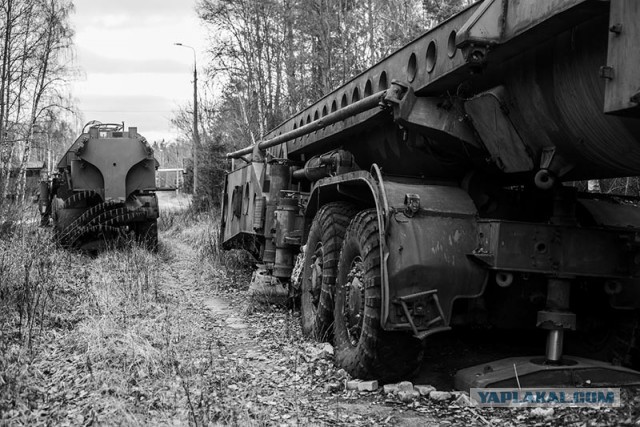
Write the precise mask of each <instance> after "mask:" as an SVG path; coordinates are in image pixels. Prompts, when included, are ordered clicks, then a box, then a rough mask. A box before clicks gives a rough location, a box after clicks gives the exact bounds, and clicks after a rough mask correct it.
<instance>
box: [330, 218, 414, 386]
mask: <svg viewBox="0 0 640 427" xmlns="http://www.w3.org/2000/svg"><path fill="white" fill-rule="evenodd" d="M335 286H336V294H335V309H334V316H335V324H334V335H335V352H336V361H337V363H338V365H339V366H340V367H342V368H343V369H345V370H346V371H347V372H349V374H351V376H353V377H354V378H361V379H377V380H379V381H381V382H388V381H394V380H397V379H400V378H406V377H409V376H411V375H413V374H414V373H415V372H416V371H417V369H418V368H419V366H420V363H421V361H422V356H423V346H422V343H421V342H420V341H419V340H417V339H415V338H413V337H412V336H411V335H410V334H409V333H407V332H388V331H384V330H383V329H382V327H381V325H380V313H381V309H382V305H381V304H382V302H381V286H382V278H381V275H380V236H379V226H378V217H377V213H376V210H375V209H368V210H365V211H362V212H360V213H359V214H357V215H356V217H355V218H354V219H353V221H351V224H349V227H348V228H347V232H346V235H345V239H344V244H343V246H342V251H341V252H340V260H339V262H338V277H337V279H336V285H335Z"/></svg>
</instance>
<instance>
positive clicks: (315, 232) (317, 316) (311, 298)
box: [300, 202, 358, 341]
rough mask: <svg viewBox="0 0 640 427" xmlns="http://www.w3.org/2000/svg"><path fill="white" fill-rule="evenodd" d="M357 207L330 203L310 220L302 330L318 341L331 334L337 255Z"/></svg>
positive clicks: (342, 203)
mask: <svg viewBox="0 0 640 427" xmlns="http://www.w3.org/2000/svg"><path fill="white" fill-rule="evenodd" d="M357 211H358V210H357V208H356V207H355V206H354V205H352V204H350V203H347V202H332V203H328V204H326V205H324V206H322V207H321V208H320V210H318V213H317V214H316V216H315V217H314V218H313V222H312V223H311V229H310V230H309V237H308V239H307V244H306V246H305V251H304V264H303V267H302V285H301V288H302V294H301V296H300V309H301V312H302V313H301V321H302V332H303V333H304V334H305V335H307V336H309V337H311V338H314V339H317V340H318V341H328V340H329V339H330V338H331V326H332V324H333V306H334V302H333V295H334V284H335V279H336V273H337V269H338V258H339V256H340V249H341V248H342V242H343V239H344V233H345V229H346V228H347V226H348V225H349V222H350V221H351V218H353V216H354V215H355V214H356V212H357Z"/></svg>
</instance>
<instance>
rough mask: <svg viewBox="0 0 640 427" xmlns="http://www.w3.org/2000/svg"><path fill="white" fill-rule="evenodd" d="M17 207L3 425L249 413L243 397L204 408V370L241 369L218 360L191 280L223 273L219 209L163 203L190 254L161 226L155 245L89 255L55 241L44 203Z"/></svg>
mask: <svg viewBox="0 0 640 427" xmlns="http://www.w3.org/2000/svg"><path fill="white" fill-rule="evenodd" d="M20 210H21V209H20V208H15V209H14V210H13V211H12V212H14V213H15V214H14V215H13V216H9V215H8V214H7V213H5V216H3V217H4V218H12V220H11V223H10V224H11V227H10V229H8V230H7V232H5V233H4V235H3V236H2V237H1V238H0V324H1V325H2V328H1V329H0V425H3V424H5V423H8V424H29V425H34V424H52V423H53V424H58V423H71V424H90V423H92V422H98V423H107V424H124V425H140V424H167V423H169V424H175V423H178V424H186V423H192V424H193V423H197V424H198V425H199V424H201V423H200V421H203V420H205V419H207V420H209V421H211V420H213V419H215V420H217V421H215V422H225V423H226V422H232V423H235V422H236V421H237V420H239V419H240V418H239V417H242V414H238V413H236V412H237V411H236V408H230V409H225V408H223V407H218V406H216V408H217V409H215V410H212V412H211V411H209V410H207V411H204V412H203V408H205V407H207V408H209V407H211V408H213V406H211V405H214V406H215V403H214V402H209V400H208V399H209V398H210V397H211V390H210V387H209V385H210V384H209V382H208V380H207V381H204V380H203V378H204V376H205V373H206V372H213V371H216V372H219V374H220V375H221V376H223V374H225V373H228V374H230V376H228V377H227V378H226V379H225V380H224V382H227V381H233V378H234V376H236V375H238V376H242V375H244V374H242V372H241V369H240V370H238V369H233V367H229V366H228V365H224V371H220V370H219V367H220V363H219V362H218V361H217V358H216V357H215V354H217V353H216V352H215V351H212V348H213V346H214V345H213V344H211V343H212V342H213V341H212V340H214V338H215V337H214V336H212V335H211V334H207V333H206V331H205V330H203V329H201V328H198V327H197V324H198V322H201V320H199V319H201V316H199V313H198V312H197V304H196V302H195V301H192V300H190V297H189V294H188V293H186V292H185V291H184V289H183V287H185V286H187V287H188V286H196V283H197V282H200V283H211V284H212V286H211V289H212V290H215V288H216V287H217V286H218V285H217V284H222V283H225V282H226V280H225V278H224V277H223V276H222V275H221V273H220V272H219V270H217V269H216V266H218V265H220V264H221V263H220V248H219V246H218V227H219V224H218V222H217V218H216V215H215V214H202V213H194V212H192V211H190V210H189V209H184V210H181V211H180V210H173V211H166V210H165V211H163V214H162V217H161V219H160V228H161V230H162V233H163V236H168V237H169V238H172V239H175V241H174V242H175V243H177V242H178V240H179V241H180V244H181V245H182V244H183V243H184V244H186V249H184V250H185V251H186V250H188V251H190V254H189V255H188V256H186V257H184V254H180V253H177V252H179V251H180V250H182V249H181V247H183V246H180V247H175V244H174V245H171V246H172V247H170V245H167V244H166V243H165V242H164V241H163V240H164V239H162V238H161V245H160V250H159V251H158V253H152V252H149V251H147V250H145V249H144V248H143V247H139V246H137V245H136V244H135V242H131V246H130V247H129V248H127V249H112V250H110V251H107V252H104V253H102V254H100V255H98V256H97V257H94V258H91V257H88V256H85V255H83V254H80V253H74V252H69V251H65V250H62V249H60V248H57V247H56V246H55V245H54V244H53V240H52V238H51V233H50V230H48V229H42V228H39V227H37V219H38V216H37V214H36V213H33V212H32V211H30V213H29V214H28V215H23V216H19V215H20ZM176 257H178V258H180V259H178V260H176ZM181 257H182V258H184V259H182V258H181ZM171 264H175V266H174V267H170V265H171ZM214 284H216V285H214ZM203 345H204V346H205V347H204V348H201V347H202V346H203ZM214 367H215V368H214ZM207 378H211V377H207ZM205 383H206V384H208V385H207V386H205ZM221 384H222V383H221ZM216 387H217V386H216ZM221 387H224V386H222V385H221ZM253 419H254V420H255V418H253Z"/></svg>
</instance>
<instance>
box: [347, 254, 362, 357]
mask: <svg viewBox="0 0 640 427" xmlns="http://www.w3.org/2000/svg"><path fill="white" fill-rule="evenodd" d="M344 296H345V298H344V309H343V315H344V319H345V325H346V329H347V335H348V337H349V342H350V343H351V345H352V346H354V347H355V346H356V345H357V344H358V341H359V340H360V335H362V325H363V323H364V268H363V262H362V258H361V257H360V256H357V257H355V258H354V259H353V261H351V267H350V268H349V273H348V274H347V283H345V285H344Z"/></svg>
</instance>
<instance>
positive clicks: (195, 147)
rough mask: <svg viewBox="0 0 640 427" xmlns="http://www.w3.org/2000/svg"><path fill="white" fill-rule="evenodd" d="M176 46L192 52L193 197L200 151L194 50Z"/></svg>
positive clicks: (195, 195) (196, 71) (196, 73)
mask: <svg viewBox="0 0 640 427" xmlns="http://www.w3.org/2000/svg"><path fill="white" fill-rule="evenodd" d="M174 44H175V45H176V46H180V47H186V48H189V49H191V50H192V51H193V152H192V153H193V195H194V197H197V194H198V191H197V190H198V151H199V149H200V134H199V133H198V67H197V63H196V50H195V49H194V48H193V47H192V46H188V45H186V44H182V43H174Z"/></svg>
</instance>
